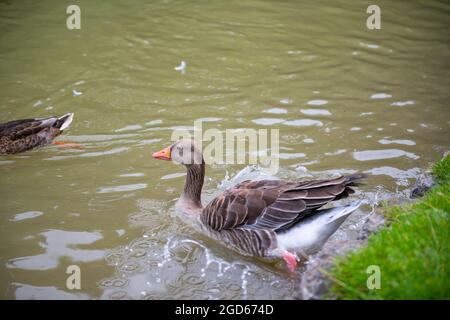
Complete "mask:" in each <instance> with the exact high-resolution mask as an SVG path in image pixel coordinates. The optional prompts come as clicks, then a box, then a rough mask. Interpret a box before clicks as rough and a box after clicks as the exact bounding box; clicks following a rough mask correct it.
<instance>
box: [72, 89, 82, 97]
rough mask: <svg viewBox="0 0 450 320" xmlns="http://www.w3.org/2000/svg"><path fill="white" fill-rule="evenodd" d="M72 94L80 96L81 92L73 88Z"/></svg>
mask: <svg viewBox="0 0 450 320" xmlns="http://www.w3.org/2000/svg"><path fill="white" fill-rule="evenodd" d="M72 94H73V96H74V97H78V96H81V95H82V94H83V92H81V91H77V90H75V89H73V90H72Z"/></svg>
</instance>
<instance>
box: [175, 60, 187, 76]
mask: <svg viewBox="0 0 450 320" xmlns="http://www.w3.org/2000/svg"><path fill="white" fill-rule="evenodd" d="M174 69H175V70H177V71H180V72H181V74H184V73H185V72H186V61H181V63H180V65H179V66H177V67H175V68H174Z"/></svg>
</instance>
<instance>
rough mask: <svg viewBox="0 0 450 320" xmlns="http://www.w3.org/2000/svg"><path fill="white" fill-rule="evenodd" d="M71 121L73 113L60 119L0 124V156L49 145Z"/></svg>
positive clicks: (25, 120)
mask: <svg viewBox="0 0 450 320" xmlns="http://www.w3.org/2000/svg"><path fill="white" fill-rule="evenodd" d="M72 120H73V113H67V114H65V115H63V116H61V117H50V118H43V119H22V120H14V121H10V122H7V123H3V124H0V155H6V154H15V153H20V152H24V151H28V150H31V149H34V148H37V147H41V146H44V145H46V144H50V143H52V142H53V139H54V138H55V137H56V136H58V135H60V134H61V133H62V132H63V130H65V129H66V128H67V127H68V126H69V125H70V123H71V122H72ZM56 144H58V143H56Z"/></svg>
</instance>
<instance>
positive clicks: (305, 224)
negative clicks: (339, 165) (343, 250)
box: [274, 201, 361, 256]
mask: <svg viewBox="0 0 450 320" xmlns="http://www.w3.org/2000/svg"><path fill="white" fill-rule="evenodd" d="M360 205H361V201H357V202H353V203H351V204H349V205H346V206H342V207H335V208H330V209H323V210H318V211H317V212H316V213H314V215H312V216H311V217H306V218H304V219H302V220H301V221H300V222H299V223H297V224H296V225H295V226H294V227H292V228H290V229H288V230H287V231H286V232H282V233H278V234H277V244H278V247H277V248H276V249H275V250H274V251H275V252H274V253H275V255H276V254H277V252H279V251H280V250H281V251H289V252H295V253H298V254H300V255H306V256H308V255H311V254H314V253H317V252H318V251H319V250H320V249H321V248H322V246H323V245H324V244H325V242H326V241H327V240H328V238H329V237H330V236H331V235H332V234H333V233H334V232H335V231H336V230H337V229H338V228H339V226H340V225H341V224H342V223H343V222H344V221H345V220H346V219H347V217H348V216H349V215H350V214H351V213H352V212H354V211H355V210H356V209H358V208H359V206H360Z"/></svg>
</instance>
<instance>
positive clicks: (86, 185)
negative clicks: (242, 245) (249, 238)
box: [0, 0, 450, 299]
mask: <svg viewBox="0 0 450 320" xmlns="http://www.w3.org/2000/svg"><path fill="white" fill-rule="evenodd" d="M77 4H79V6H80V8H81V30H68V29H67V28H66V18H67V14H66V5H67V4H66V3H65V2H64V1H63V2H60V1H58V2H56V1H25V0H23V1H2V2H1V3H0V29H1V30H2V31H1V33H0V108H1V114H0V122H6V121H9V120H12V119H20V118H28V117H45V116H50V115H61V114H64V113H67V112H74V113H75V119H74V122H73V123H72V125H71V127H70V129H69V130H68V131H67V132H66V133H65V134H64V135H63V136H61V137H60V138H59V140H69V141H74V142H77V143H79V144H81V145H82V146H83V148H82V149H70V148H60V147H56V146H49V147H45V148H42V149H39V150H35V151H32V152H28V153H25V154H22V155H16V156H7V157H3V158H2V159H0V179H1V185H0V221H1V222H0V228H1V232H0V235H1V241H0V298H18V299H30V298H64V299H72V298H86V299H88V298H94V299H97V298H102V299H123V298H132V299H141V298H149V299H163V298H168V299H181V298H196V299H206V298H208V299H218V298H243V299H255V298H268V299H272V298H273V299H290V298H292V297H295V296H296V294H297V290H298V279H297V278H295V277H291V276H289V275H288V273H287V272H286V269H285V267H284V266H283V264H282V263H278V264H276V263H275V264H269V263H267V262H264V261H260V260H258V259H253V258H248V257H243V256H240V255H239V254H236V253H234V252H232V251H229V250H226V249H224V247H222V246H221V245H220V244H219V243H216V242H214V241H212V240H208V239H207V238H206V237H204V236H202V235H200V234H198V233H196V232H195V231H192V230H191V229H190V228H189V227H188V226H186V225H184V224H183V222H182V221H181V220H180V219H179V218H178V217H176V215H175V214H174V208H173V206H174V203H175V201H176V199H177V197H178V196H179V194H180V192H181V190H182V188H183V184H184V175H183V172H184V170H183V168H182V167H177V166H175V165H174V164H172V163H170V162H162V161H155V160H153V159H152V158H151V154H152V152H154V151H157V150H159V149H161V148H162V147H165V146H167V145H169V144H170V143H171V140H170V139H171V134H172V131H173V129H175V128H183V127H186V128H191V127H192V126H193V125H194V121H195V120H198V119H203V120H204V127H205V128H217V129H219V130H225V129H236V128H254V129H279V130H280V131H279V132H280V153H281V154H280V170H279V171H278V173H277V174H276V176H277V177H279V178H287V179H298V180H302V179H309V178H319V177H331V176H333V175H338V174H345V173H351V172H356V171H363V172H367V173H369V174H371V178H370V179H369V180H368V182H367V184H366V185H365V186H363V187H361V188H359V192H358V193H357V194H356V195H355V196H354V197H355V198H362V199H367V200H368V203H369V204H368V205H365V206H364V207H363V208H362V210H360V211H359V212H358V213H356V214H354V215H353V216H352V217H351V219H349V221H347V222H346V224H345V225H344V227H343V228H342V229H341V230H340V231H339V232H338V233H337V234H336V235H335V237H340V238H344V239H345V238H346V237H354V234H355V230H356V229H357V227H358V226H359V225H360V224H361V219H362V217H363V216H364V215H366V214H367V213H368V212H369V211H370V210H371V208H370V204H371V203H372V204H373V203H374V202H375V201H377V200H380V199H382V198H386V197H392V196H399V197H407V196H408V194H409V191H410V190H411V188H412V186H413V185H414V183H415V182H416V179H417V177H418V176H419V175H420V174H421V173H422V172H423V170H424V169H426V168H428V167H429V166H430V165H431V163H433V162H434V161H436V160H438V159H440V157H441V156H442V154H443V153H444V152H445V151H446V150H447V149H448V147H449V144H448V141H449V140H448V138H449V133H450V132H449V131H450V130H449V114H450V111H449V105H448V103H449V95H450V94H449V92H450V91H449V87H450V80H449V79H450V71H449V61H450V28H449V27H450V26H449V21H450V19H449V13H450V6H449V5H448V4H445V3H444V1H442V2H438V1H431V2H430V1H407V2H406V1H404V2H403V1H402V2H400V1H398V2H393V1H377V4H378V5H379V6H380V7H381V17H382V28H381V30H368V29H367V28H366V19H367V17H368V14H367V13H366V9H367V2H365V1H349V0H347V1H335V0H334V1H331V0H330V1H322V2H321V6H320V7H319V6H318V5H317V2H315V1H310V2H307V3H299V2H298V1H257V0H250V1H245V2H244V1H196V2H193V1H150V3H149V1H143V0H139V1H137V0H132V1H117V0H114V1H102V2H100V1H96V2H93V1H77ZM181 61H185V63H186V68H185V70H184V72H181V71H179V70H175V69H174V68H175V67H176V66H179V65H180V64H181ZM238 173H240V174H239V176H238V178H239V179H241V178H243V177H244V178H248V177H250V178H251V177H257V176H258V174H259V171H258V168H257V167H251V166H246V165H212V166H208V167H207V180H206V183H205V187H204V193H205V195H206V196H205V201H206V200H209V199H211V197H212V196H213V195H214V194H216V192H217V190H220V189H223V188H224V187H225V186H227V185H230V184H232V183H234V182H235V181H236V179H237V178H234V177H235V176H236V175H237V174H238ZM73 264H75V265H78V266H79V267H80V268H81V286H82V288H81V290H73V291H71V290H68V289H67V288H66V278H67V276H68V275H67V274H66V269H67V267H68V266H69V265H73Z"/></svg>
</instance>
